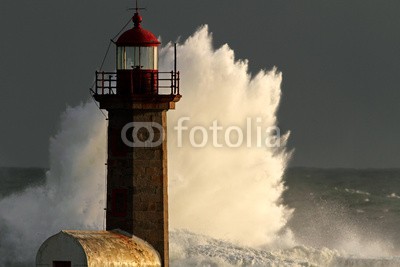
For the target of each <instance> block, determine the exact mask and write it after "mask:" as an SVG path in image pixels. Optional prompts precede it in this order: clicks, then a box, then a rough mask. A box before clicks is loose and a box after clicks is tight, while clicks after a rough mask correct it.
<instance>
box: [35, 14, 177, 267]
mask: <svg viewBox="0 0 400 267" xmlns="http://www.w3.org/2000/svg"><path fill="white" fill-rule="evenodd" d="M132 20H133V23H134V26H133V28H131V29H129V30H127V31H126V32H124V33H123V34H121V35H120V36H119V38H118V40H117V41H116V43H115V44H116V55H117V57H116V71H115V72H104V71H101V72H96V86H95V88H94V90H92V93H93V97H94V99H95V100H96V101H98V102H99V104H100V108H101V109H106V110H107V111H108V130H107V131H108V159H107V207H106V228H107V229H106V231H80V230H63V231H61V232H59V233H58V234H55V235H53V236H51V237H49V238H48V239H47V240H46V241H45V242H44V243H43V244H42V246H41V247H40V248H39V250H38V252H37V255H36V266H54V267H71V266H78V265H79V266H90V267H95V266H122V265H123V266H151V267H160V266H164V267H168V253H169V251H168V177H167V135H166V132H167V115H166V112H167V111H168V110H169V109H174V108H175V103H176V102H178V101H179V100H180V98H181V95H180V94H179V72H177V71H176V47H175V64H174V66H175V67H174V70H173V71H170V72H161V71H159V70H158V48H159V45H160V42H159V41H158V40H157V38H156V37H155V35H154V34H153V33H151V32H149V31H147V30H145V29H143V28H142V26H141V22H142V17H141V16H140V15H139V12H138V8H136V12H135V15H134V16H133V19H132Z"/></svg>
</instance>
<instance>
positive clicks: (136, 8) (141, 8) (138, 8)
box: [128, 0, 146, 13]
mask: <svg viewBox="0 0 400 267" xmlns="http://www.w3.org/2000/svg"><path fill="white" fill-rule="evenodd" d="M128 10H135V11H136V13H138V11H139V10H146V8H144V7H138V0H136V7H135V8H128Z"/></svg>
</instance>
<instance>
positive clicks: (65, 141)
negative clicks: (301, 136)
mask: <svg viewBox="0 0 400 267" xmlns="http://www.w3.org/2000/svg"><path fill="white" fill-rule="evenodd" d="M178 49H179V53H178V55H179V58H178V60H179V61H178V67H179V69H180V70H181V77H182V81H181V88H182V91H181V93H182V95H183V98H182V101H181V102H179V103H178V104H177V109H176V110H175V111H169V112H168V134H169V136H168V138H169V140H168V142H169V147H168V148H169V159H168V160H169V178H170V227H171V228H178V229H179V228H184V229H188V230H190V231H192V232H198V233H201V234H206V235H209V236H212V237H213V238H219V239H226V240H231V241H233V242H238V243H241V244H247V245H252V246H258V245H262V244H267V243H268V242H272V241H273V240H274V238H275V237H276V234H277V233H278V231H280V230H281V229H282V227H283V226H284V225H285V223H286V221H287V219H288V216H289V214H290V211H289V210H288V209H286V208H285V207H284V206H283V205H282V204H280V198H281V194H282V192H283V190H284V187H283V185H282V182H281V179H282V174H283V172H284V169H285V165H286V161H287V154H286V153H285V152H284V149H282V147H267V146H264V145H262V146H261V147H260V146H258V145H257V143H255V145H254V146H250V147H247V146H241V147H236V148H230V147H222V148H219V147H213V146H212V145H207V146H205V147H202V148H194V147H193V146H191V145H190V144H189V143H188V142H187V140H186V141H185V143H184V145H183V146H182V147H178V146H177V140H176V138H175V137H176V131H175V129H174V128H175V126H176V125H177V122H178V120H179V118H182V117H184V116H186V117H189V118H190V126H194V127H195V126H196V125H197V126H204V127H206V126H207V127H208V125H209V124H210V123H212V122H213V121H214V120H217V121H218V122H219V123H220V124H221V125H222V126H224V127H229V126H237V127H242V128H244V127H245V125H246V122H247V119H248V118H253V119H255V122H254V123H253V124H254V125H253V126H252V129H254V131H252V132H251V133H250V134H249V133H247V132H246V138H249V136H250V135H251V137H252V139H253V140H256V139H257V127H260V128H262V130H263V131H264V130H265V129H266V128H267V127H270V126H275V125H276V110H277V107H278V105H279V100H280V82H281V78H282V77H281V74H280V73H278V72H277V71H276V70H272V71H270V72H265V71H261V72H260V73H258V74H257V75H256V76H255V77H251V75H250V74H249V73H248V68H247V62H246V61H235V59H234V53H233V51H232V50H231V49H230V48H229V47H228V46H227V45H224V46H222V47H221V48H219V49H217V50H214V49H213V47H212V38H211V35H210V34H209V33H208V29H207V27H206V26H205V27H202V28H200V29H199V30H198V31H197V32H196V33H195V34H194V35H193V36H191V37H190V38H189V39H188V40H187V41H186V42H185V43H184V44H182V45H179V47H178ZM160 54H161V58H160V65H161V66H160V69H162V70H168V69H171V67H172V61H171V60H172V57H173V56H172V55H173V52H172V48H171V46H169V45H167V46H166V47H165V48H164V49H162V51H161V53H160ZM257 119H259V121H257ZM263 137H265V133H264V134H263ZM267 137H268V134H267ZM276 138H279V137H276ZM285 138H286V137H285V136H284V137H282V139H281V142H280V144H281V145H282V146H283V145H284V144H285ZM50 158H51V160H50V170H49V172H48V174H47V182H46V185H44V186H41V187H35V188H29V189H27V190H26V191H25V192H23V193H20V194H16V195H12V196H10V197H7V198H5V199H2V200H1V201H0V236H1V237H0V256H1V257H0V265H7V266H12V264H11V263H25V264H27V265H32V264H33V262H34V257H35V254H36V251H37V249H38V247H39V246H40V244H41V243H42V242H43V241H44V240H45V239H46V238H47V237H49V236H51V235H52V234H55V233H57V232H58V231H60V230H61V229H82V230H83V229H102V227H103V224H104V207H105V166H104V163H105V162H106V121H105V119H104V117H102V115H101V113H100V112H99V111H98V110H96V106H95V105H94V103H93V102H89V103H86V104H82V105H80V106H78V107H74V108H68V109H67V110H66V112H65V113H64V114H63V116H62V118H61V125H60V131H59V132H58V133H57V135H56V136H55V137H53V138H52V139H51V140H50ZM173 247H174V246H172V248H173ZM172 253H173V252H172ZM178 260H179V259H178Z"/></svg>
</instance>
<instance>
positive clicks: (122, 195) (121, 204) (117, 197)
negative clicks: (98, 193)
mask: <svg viewBox="0 0 400 267" xmlns="http://www.w3.org/2000/svg"><path fill="white" fill-rule="evenodd" d="M127 202H128V189H123V188H118V189H113V191H112V195H111V209H112V210H111V212H112V215H113V216H116V217H125V216H126V215H127V208H128V206H127Z"/></svg>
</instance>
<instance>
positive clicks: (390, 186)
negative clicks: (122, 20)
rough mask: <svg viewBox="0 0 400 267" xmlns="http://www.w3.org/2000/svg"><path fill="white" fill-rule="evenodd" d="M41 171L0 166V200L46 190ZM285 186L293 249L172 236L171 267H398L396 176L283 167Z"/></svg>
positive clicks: (181, 233)
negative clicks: (290, 210) (31, 190)
mask: <svg viewBox="0 0 400 267" xmlns="http://www.w3.org/2000/svg"><path fill="white" fill-rule="evenodd" d="M46 171H47V170H45V169H38V168H30V169H21V168H0V194H1V198H4V197H6V196H9V195H10V194H18V193H22V192H23V191H24V190H27V189H28V188H30V187H32V186H40V185H43V184H45V182H46V175H45V174H46ZM283 181H284V184H285V186H286V187H287V189H286V191H285V192H284V195H283V199H282V201H283V203H284V204H285V205H287V206H288V207H290V208H294V209H295V210H294V212H293V213H292V217H291V219H290V220H289V221H288V223H287V225H286V227H287V228H289V229H290V230H291V233H292V235H293V236H292V238H293V239H294V240H295V242H296V244H293V245H292V246H287V245H286V244H284V245H282V247H281V248H277V247H274V248H272V247H262V246H261V247H259V248H254V247H249V246H242V245H238V244H235V243H234V242H230V241H226V240H223V239H216V238H212V237H209V236H206V235H202V234H196V233H194V232H191V231H188V230H182V229H180V230H172V231H171V233H170V239H171V240H170V241H171V244H170V246H171V266H343V267H344V266H400V257H398V256H396V255H400V254H399V253H398V252H399V248H400V227H399V226H400V170H397V169H390V170H389V169H387V170H355V169H316V168H288V169H287V171H286V173H285V175H284V179H283ZM0 233H1V232H0ZM0 239H1V236H0ZM6 266H30V265H29V264H28V265H27V264H15V265H14V264H13V263H12V262H9V263H8V265H6Z"/></svg>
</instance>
